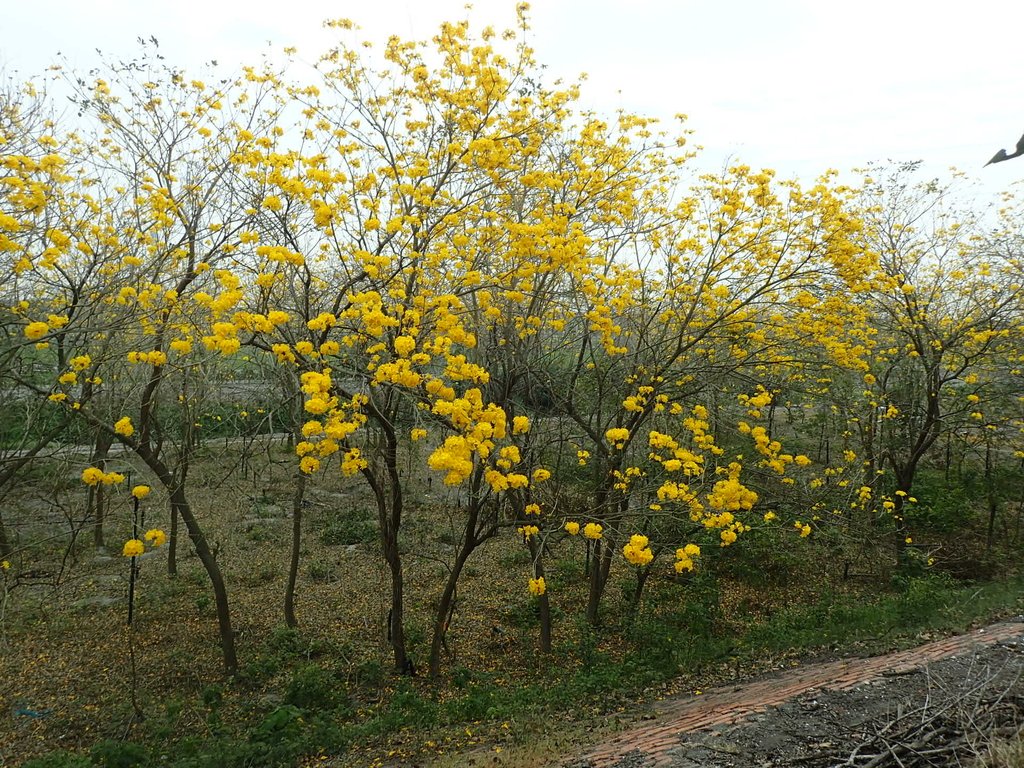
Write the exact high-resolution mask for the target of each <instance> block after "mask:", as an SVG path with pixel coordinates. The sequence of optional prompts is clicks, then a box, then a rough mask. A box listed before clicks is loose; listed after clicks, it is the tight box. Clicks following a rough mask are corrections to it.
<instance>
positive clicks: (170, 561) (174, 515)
mask: <svg viewBox="0 0 1024 768" xmlns="http://www.w3.org/2000/svg"><path fill="white" fill-rule="evenodd" d="M170 528H171V530H170V532H169V533H168V534H167V575H168V576H171V577H174V576H177V575H178V508H177V507H176V506H174V504H173V503H172V504H171V526H170Z"/></svg>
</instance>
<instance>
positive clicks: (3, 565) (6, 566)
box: [0, 560, 11, 571]
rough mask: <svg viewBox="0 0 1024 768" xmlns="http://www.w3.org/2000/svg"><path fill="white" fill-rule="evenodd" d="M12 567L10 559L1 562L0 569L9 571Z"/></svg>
mask: <svg viewBox="0 0 1024 768" xmlns="http://www.w3.org/2000/svg"><path fill="white" fill-rule="evenodd" d="M10 569H11V563H10V561H8V560H4V561H3V562H2V563H0V570H3V571H9V570H10Z"/></svg>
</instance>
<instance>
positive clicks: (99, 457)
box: [86, 429, 114, 549]
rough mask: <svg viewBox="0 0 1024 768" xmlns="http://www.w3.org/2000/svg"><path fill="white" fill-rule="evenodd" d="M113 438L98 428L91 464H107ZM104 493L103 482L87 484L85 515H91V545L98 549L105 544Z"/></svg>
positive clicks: (99, 466)
mask: <svg viewBox="0 0 1024 768" xmlns="http://www.w3.org/2000/svg"><path fill="white" fill-rule="evenodd" d="M113 442H114V441H113V438H112V437H111V435H110V433H108V432H106V431H105V430H102V429H101V430H98V431H97V433H96V444H95V447H94V448H93V452H92V465H93V466H94V467H97V468H98V469H100V470H105V469H106V466H107V455H108V454H109V453H110V446H111V445H112V444H113ZM106 495H107V494H106V493H105V492H104V487H103V483H97V484H96V485H91V486H89V495H88V500H87V502H86V516H87V517H89V516H91V517H92V520H93V526H92V540H93V545H94V546H95V547H96V548H97V549H99V548H101V547H104V546H105V542H104V538H103V518H104V517H105V516H106Z"/></svg>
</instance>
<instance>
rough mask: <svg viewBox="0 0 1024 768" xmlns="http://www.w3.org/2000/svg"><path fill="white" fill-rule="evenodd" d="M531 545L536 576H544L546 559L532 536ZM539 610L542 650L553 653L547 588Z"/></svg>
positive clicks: (541, 598) (539, 601) (529, 542)
mask: <svg viewBox="0 0 1024 768" xmlns="http://www.w3.org/2000/svg"><path fill="white" fill-rule="evenodd" d="M527 543H528V544H529V545H530V554H531V555H532V556H533V570H534V573H535V574H536V575H535V576H534V578H537V579H543V578H544V560H543V559H542V558H541V554H542V552H541V549H540V545H539V544H538V543H537V542H536V541H534V540H533V538H530V539H529V540H528V542H527ZM537 610H538V613H539V616H538V619H539V621H540V651H541V653H551V601H550V600H549V598H548V593H547V590H546V589H545V590H544V594H542V595H540V596H539V597H538V598H537Z"/></svg>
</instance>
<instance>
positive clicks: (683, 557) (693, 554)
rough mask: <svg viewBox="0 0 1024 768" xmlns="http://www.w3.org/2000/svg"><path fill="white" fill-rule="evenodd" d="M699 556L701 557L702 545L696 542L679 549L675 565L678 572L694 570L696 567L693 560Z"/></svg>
mask: <svg viewBox="0 0 1024 768" xmlns="http://www.w3.org/2000/svg"><path fill="white" fill-rule="evenodd" d="M698 557H700V547H698V546H697V545H696V544H687V545H686V546H685V547H680V548H679V549H677V550H676V562H675V566H674V567H675V569H676V573H682V572H683V571H692V570H693V569H694V562H693V561H694V560H695V559H696V558H698Z"/></svg>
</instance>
